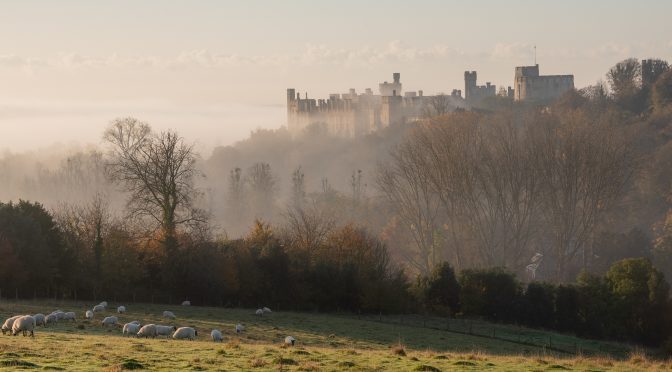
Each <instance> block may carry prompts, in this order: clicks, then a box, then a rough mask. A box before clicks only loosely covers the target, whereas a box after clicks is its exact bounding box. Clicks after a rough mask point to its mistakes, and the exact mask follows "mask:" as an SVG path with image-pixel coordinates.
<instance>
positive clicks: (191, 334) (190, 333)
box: [173, 327, 198, 341]
mask: <svg viewBox="0 0 672 372" xmlns="http://www.w3.org/2000/svg"><path fill="white" fill-rule="evenodd" d="M196 336H198V331H197V330H195V329H193V328H191V327H180V328H178V329H176V330H175V333H173V338H174V339H176V340H185V339H189V340H192V341H193V340H194V338H196Z"/></svg>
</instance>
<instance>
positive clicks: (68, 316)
mask: <svg viewBox="0 0 672 372" xmlns="http://www.w3.org/2000/svg"><path fill="white" fill-rule="evenodd" d="M63 320H72V321H73V322H75V321H77V319H75V313H74V312H72V311H69V312H67V313H64V314H63Z"/></svg>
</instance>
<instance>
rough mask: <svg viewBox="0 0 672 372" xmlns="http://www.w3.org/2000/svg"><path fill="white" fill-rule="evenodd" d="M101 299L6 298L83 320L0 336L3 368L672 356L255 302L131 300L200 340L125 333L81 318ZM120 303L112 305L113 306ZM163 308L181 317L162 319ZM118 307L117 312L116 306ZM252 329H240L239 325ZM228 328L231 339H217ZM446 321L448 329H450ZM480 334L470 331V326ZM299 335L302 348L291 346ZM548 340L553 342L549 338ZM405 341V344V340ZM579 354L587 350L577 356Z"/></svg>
mask: <svg viewBox="0 0 672 372" xmlns="http://www.w3.org/2000/svg"><path fill="white" fill-rule="evenodd" d="M92 305H93V303H88V304H79V305H78V304H75V303H72V302H70V303H68V302H62V303H48V302H31V301H26V302H18V303H14V302H4V301H3V302H2V303H0V318H2V320H3V321H4V319H5V318H7V317H8V316H10V315H13V314H19V313H21V314H24V313H25V314H35V313H38V312H39V313H44V314H47V313H50V312H52V311H53V310H56V309H57V308H58V309H61V310H63V311H75V312H76V313H77V316H78V317H79V319H78V321H77V322H75V323H73V322H60V323H58V324H56V325H54V326H50V327H47V328H43V327H38V329H37V330H36V332H35V337H34V338H30V337H22V336H16V337H9V336H4V337H1V338H0V369H6V370H15V369H19V368H26V369H42V370H68V371H70V370H72V371H91V370H107V371H119V370H123V369H140V368H146V369H149V370H212V371H237V370H260V371H263V370H302V371H330V370H352V371H413V370H416V371H423V370H424V371H436V370H441V371H452V370H490V371H546V370H549V371H551V370H578V371H633V370H635V371H636V370H640V371H647V370H651V371H654V370H655V371H657V370H672V363H671V362H667V361H660V360H655V359H652V358H649V357H647V356H646V355H645V353H644V352H641V351H640V352H632V351H631V350H630V349H629V348H628V347H627V346H625V345H621V344H617V343H606V342H596V341H588V340H582V339H578V338H575V337H572V336H568V335H561V334H557V333H549V332H543V331H538V330H530V329H525V328H518V327H513V326H501V325H493V324H490V323H486V322H471V321H455V320H452V321H451V322H450V323H448V322H446V320H445V319H440V318H423V317H409V316H406V317H403V318H402V317H385V316H382V317H379V316H375V317H361V318H360V317H357V316H351V315H350V316H346V315H323V314H308V313H292V312H274V313H272V314H270V315H269V316H264V317H257V316H255V315H254V314H253V313H254V310H253V309H222V308H212V307H196V306H192V307H182V306H164V305H149V304H124V305H126V307H127V309H128V312H127V313H126V314H123V315H121V316H120V321H121V322H122V323H125V322H127V321H131V320H140V321H141V322H142V323H143V324H146V323H156V324H174V325H176V326H178V327H179V326H193V327H195V328H196V329H197V330H198V332H199V333H198V339H197V340H196V341H178V340H172V339H165V338H159V339H148V340H146V339H136V338H125V337H122V335H121V328H103V327H101V325H100V320H101V319H102V317H103V316H105V315H112V314H113V311H108V312H106V313H103V314H100V313H97V314H96V319H95V320H94V321H91V322H90V321H86V320H83V319H81V318H82V317H83V314H84V311H85V310H86V309H87V308H91V307H92ZM117 305H118V304H114V303H110V309H111V310H112V309H116V306H117ZM163 310H171V311H173V312H174V313H175V314H176V315H177V319H176V320H173V321H169V320H164V319H162V318H161V316H160V315H161V313H162V312H163ZM115 315H116V314H115ZM237 323H242V324H244V325H245V326H246V331H245V332H244V333H243V334H241V335H237V334H236V333H235V331H234V326H235V324H237ZM213 328H218V329H221V330H222V332H223V333H224V335H225V340H224V342H223V343H213V342H212V341H210V338H209V335H210V330H212V329H213ZM446 328H447V329H448V330H446ZM469 333H472V334H469ZM287 335H291V336H293V337H295V338H296V339H297V345H296V346H295V347H288V348H286V347H283V345H282V340H283V339H284V338H285V336H287ZM547 342H550V345H548V344H547ZM400 345H401V346H400ZM575 352H578V354H579V355H577V354H575Z"/></svg>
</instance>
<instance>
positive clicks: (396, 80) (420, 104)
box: [287, 65, 574, 137]
mask: <svg viewBox="0 0 672 372" xmlns="http://www.w3.org/2000/svg"><path fill="white" fill-rule="evenodd" d="M571 89H574V76H573V75H551V76H540V75H539V65H535V66H523V67H516V72H515V78H514V88H511V87H508V88H507V89H501V90H500V92H499V93H498V92H497V89H496V86H495V85H493V84H491V83H490V82H487V83H486V84H485V85H480V86H479V85H478V84H477V74H476V71H465V73H464V97H462V91H461V90H457V89H454V90H453V91H452V93H451V94H450V95H444V94H438V95H434V96H425V95H424V94H423V91H422V90H419V91H417V92H415V91H411V92H405V93H403V95H402V84H401V74H399V73H394V74H393V75H392V82H391V83H389V82H387V81H386V82H383V83H380V84H379V85H378V94H374V93H373V91H372V90H371V89H368V88H367V89H366V90H365V91H364V93H359V94H358V93H357V92H356V90H355V89H350V90H349V92H348V93H342V94H336V93H335V94H330V95H329V98H328V99H312V98H310V99H309V98H308V93H306V94H305V96H304V98H301V95H300V93H298V92H296V90H295V89H292V88H290V89H287V127H288V129H289V131H290V132H291V133H294V134H297V133H300V132H302V131H303V130H305V129H306V128H308V127H310V126H319V127H322V128H323V129H324V130H326V131H327V132H328V133H329V134H331V135H335V136H339V137H358V136H362V135H365V134H368V133H372V132H374V131H376V130H378V129H381V128H385V127H388V126H390V125H399V124H404V123H408V122H414V121H417V120H420V119H422V118H423V117H427V116H431V115H436V114H442V113H447V112H450V111H454V110H456V109H458V108H459V109H471V108H478V107H480V106H481V105H482V103H483V102H484V100H486V99H487V98H489V97H494V96H496V95H497V94H499V95H502V96H505V97H507V98H509V99H514V100H516V101H525V102H532V103H547V102H549V101H552V100H553V99H556V98H558V97H559V96H561V95H562V94H564V93H565V92H567V91H568V90H571Z"/></svg>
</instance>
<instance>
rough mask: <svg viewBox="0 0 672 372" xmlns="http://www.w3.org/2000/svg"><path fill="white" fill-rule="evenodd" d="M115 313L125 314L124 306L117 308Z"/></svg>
mask: <svg viewBox="0 0 672 372" xmlns="http://www.w3.org/2000/svg"><path fill="white" fill-rule="evenodd" d="M117 312H118V313H119V314H123V313H125V312H126V306H119V307H118V308H117Z"/></svg>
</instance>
